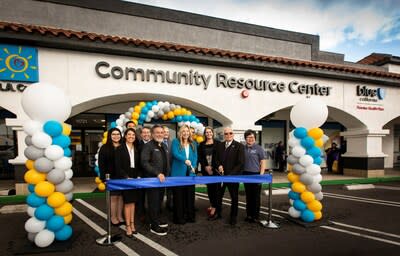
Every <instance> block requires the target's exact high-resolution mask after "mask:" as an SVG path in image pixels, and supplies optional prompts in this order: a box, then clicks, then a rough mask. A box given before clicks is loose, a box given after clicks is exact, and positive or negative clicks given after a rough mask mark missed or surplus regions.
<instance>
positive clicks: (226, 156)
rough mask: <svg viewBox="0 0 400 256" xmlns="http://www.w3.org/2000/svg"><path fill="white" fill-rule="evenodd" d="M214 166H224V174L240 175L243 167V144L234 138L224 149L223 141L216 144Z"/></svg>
mask: <svg viewBox="0 0 400 256" xmlns="http://www.w3.org/2000/svg"><path fill="white" fill-rule="evenodd" d="M215 164H216V168H217V169H218V166H220V165H222V166H223V167H224V175H240V174H242V172H243V167H244V146H243V144H242V143H239V142H237V141H235V140H233V141H232V143H231V145H230V146H229V147H228V148H227V149H226V150H225V142H221V143H219V144H218V146H217V151H216V157H215Z"/></svg>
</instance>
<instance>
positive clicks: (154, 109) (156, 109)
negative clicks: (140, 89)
mask: <svg viewBox="0 0 400 256" xmlns="http://www.w3.org/2000/svg"><path fill="white" fill-rule="evenodd" d="M151 110H152V111H153V112H154V113H157V112H158V111H159V110H160V107H159V106H158V105H154V106H152V107H151Z"/></svg>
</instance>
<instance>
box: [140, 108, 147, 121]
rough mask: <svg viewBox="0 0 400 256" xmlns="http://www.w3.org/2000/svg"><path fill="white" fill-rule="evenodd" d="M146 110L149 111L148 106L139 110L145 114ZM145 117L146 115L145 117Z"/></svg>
mask: <svg viewBox="0 0 400 256" xmlns="http://www.w3.org/2000/svg"><path fill="white" fill-rule="evenodd" d="M147 112H149V108H148V107H143V108H142V111H140V113H141V114H144V115H147ZM145 118H146V117H145Z"/></svg>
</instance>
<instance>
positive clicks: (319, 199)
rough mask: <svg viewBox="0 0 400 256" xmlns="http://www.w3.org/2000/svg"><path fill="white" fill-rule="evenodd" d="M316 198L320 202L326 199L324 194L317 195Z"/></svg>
mask: <svg viewBox="0 0 400 256" xmlns="http://www.w3.org/2000/svg"><path fill="white" fill-rule="evenodd" d="M314 196H315V199H316V200H318V201H321V200H322V199H323V198H324V194H322V192H318V193H315V194H314Z"/></svg>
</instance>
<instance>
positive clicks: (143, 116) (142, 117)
mask: <svg viewBox="0 0 400 256" xmlns="http://www.w3.org/2000/svg"><path fill="white" fill-rule="evenodd" d="M145 119H146V115H145V114H140V116H139V121H140V120H141V121H142V122H143V121H144V120H145Z"/></svg>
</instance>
